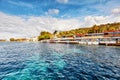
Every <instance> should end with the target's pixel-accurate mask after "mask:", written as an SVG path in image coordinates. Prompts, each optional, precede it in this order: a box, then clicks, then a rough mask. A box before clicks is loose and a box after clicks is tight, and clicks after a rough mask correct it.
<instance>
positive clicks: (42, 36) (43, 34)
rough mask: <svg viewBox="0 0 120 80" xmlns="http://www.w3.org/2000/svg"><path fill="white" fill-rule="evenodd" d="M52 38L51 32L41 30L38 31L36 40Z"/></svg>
mask: <svg viewBox="0 0 120 80" xmlns="http://www.w3.org/2000/svg"><path fill="white" fill-rule="evenodd" d="M51 38H53V34H52V33H50V32H46V31H42V32H41V33H40V36H38V40H39V41H40V40H43V39H51Z"/></svg>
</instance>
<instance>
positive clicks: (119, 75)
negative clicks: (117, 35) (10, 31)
mask: <svg viewBox="0 0 120 80" xmlns="http://www.w3.org/2000/svg"><path fill="white" fill-rule="evenodd" d="M0 80H120V47H116V46H98V45H81V44H55V43H40V42H0Z"/></svg>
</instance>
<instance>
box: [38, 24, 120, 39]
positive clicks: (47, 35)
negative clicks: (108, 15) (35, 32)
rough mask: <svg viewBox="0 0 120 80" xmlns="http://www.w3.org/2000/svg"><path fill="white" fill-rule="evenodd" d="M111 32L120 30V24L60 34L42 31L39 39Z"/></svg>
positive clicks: (79, 29)
mask: <svg viewBox="0 0 120 80" xmlns="http://www.w3.org/2000/svg"><path fill="white" fill-rule="evenodd" d="M111 30H120V22H118V23H108V24H101V25H93V26H92V27H88V28H78V29H72V30H68V31H60V32H59V33H58V32H57V31H55V32H54V33H50V32H46V31H42V32H41V33H40V36H38V39H39V40H44V39H52V38H54V37H55V36H57V37H63V36H74V35H77V34H81V35H82V34H89V33H102V32H106V31H111ZM56 33H57V34H56Z"/></svg>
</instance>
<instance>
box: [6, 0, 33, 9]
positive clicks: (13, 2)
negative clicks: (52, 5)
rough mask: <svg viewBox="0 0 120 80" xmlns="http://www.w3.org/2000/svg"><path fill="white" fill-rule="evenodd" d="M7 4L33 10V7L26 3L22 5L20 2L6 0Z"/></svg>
mask: <svg viewBox="0 0 120 80" xmlns="http://www.w3.org/2000/svg"><path fill="white" fill-rule="evenodd" d="M8 2H9V3H10V4H13V5H17V6H22V7H28V8H33V5H31V4H28V3H24V2H21V1H18V2H15V1H11V0H8Z"/></svg>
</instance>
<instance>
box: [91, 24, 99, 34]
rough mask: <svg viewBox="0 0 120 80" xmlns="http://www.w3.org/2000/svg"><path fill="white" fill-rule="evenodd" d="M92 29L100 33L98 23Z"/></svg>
mask: <svg viewBox="0 0 120 80" xmlns="http://www.w3.org/2000/svg"><path fill="white" fill-rule="evenodd" d="M92 29H93V32H94V33H98V30H99V27H98V26H97V25H94V26H93V27H92Z"/></svg>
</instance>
